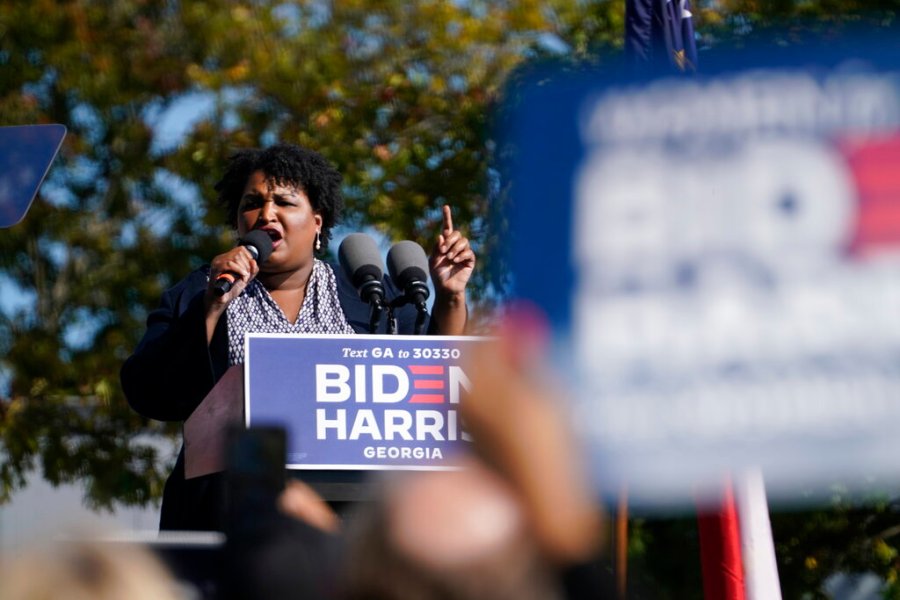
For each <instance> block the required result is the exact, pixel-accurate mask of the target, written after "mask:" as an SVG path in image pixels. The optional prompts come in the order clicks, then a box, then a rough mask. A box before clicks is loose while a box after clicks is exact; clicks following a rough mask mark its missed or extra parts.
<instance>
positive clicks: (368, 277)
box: [338, 233, 384, 288]
mask: <svg viewBox="0 0 900 600" xmlns="http://www.w3.org/2000/svg"><path fill="white" fill-rule="evenodd" d="M338 260H339V261H340V263H341V268H342V269H343V270H344V272H345V273H346V274H347V275H348V276H349V277H350V281H352V282H353V286H354V287H356V288H359V287H360V286H362V285H363V284H364V283H366V282H369V281H377V282H379V283H381V278H382V277H383V276H384V271H383V269H382V267H381V264H382V263H381V252H380V251H379V250H378V244H376V243H375V240H374V239H372V237H371V236H368V235H366V234H365V233H351V234H350V235H348V236H347V237H345V238H344V241H342V242H341V246H340V248H338Z"/></svg>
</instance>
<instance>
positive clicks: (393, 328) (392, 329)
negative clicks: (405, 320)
mask: <svg viewBox="0 0 900 600" xmlns="http://www.w3.org/2000/svg"><path fill="white" fill-rule="evenodd" d="M403 304H405V302H404V303H403ZM395 306H402V304H397V301H396V300H395V301H394V302H391V303H390V304H389V305H388V334H389V335H397V332H398V328H397V317H395V316H394V307H395Z"/></svg>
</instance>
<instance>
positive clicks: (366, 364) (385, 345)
mask: <svg viewBox="0 0 900 600" xmlns="http://www.w3.org/2000/svg"><path fill="white" fill-rule="evenodd" d="M483 341H484V338H478V337H433V336H356V335H350V336H343V335H338V336H336V335H284V334H251V335H248V336H247V340H246V348H245V350H246V354H245V356H246V357H247V358H246V362H245V365H244V369H245V377H244V386H245V387H244V402H245V404H244V417H245V422H246V425H247V426H248V427H250V426H254V425H272V424H277V425H281V426H284V427H285V428H286V429H287V432H288V450H287V467H288V468H289V469H311V470H384V469H398V470H399V469H420V470H435V469H447V468H454V467H456V466H457V462H456V460H457V458H458V455H459V453H460V450H461V449H463V448H465V446H466V445H467V444H468V442H467V441H466V437H467V436H466V435H465V433H464V432H463V430H462V426H461V422H460V419H459V414H458V411H457V409H458V406H459V401H460V396H461V394H463V393H464V392H465V391H466V390H468V389H469V388H470V382H469V379H468V377H467V376H466V373H465V371H464V367H463V362H464V360H465V357H466V353H467V351H468V350H470V349H471V348H472V347H473V345H474V344H478V343H483Z"/></svg>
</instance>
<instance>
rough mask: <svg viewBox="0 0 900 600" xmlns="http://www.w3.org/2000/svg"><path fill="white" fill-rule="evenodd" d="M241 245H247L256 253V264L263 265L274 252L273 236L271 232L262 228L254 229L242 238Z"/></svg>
mask: <svg viewBox="0 0 900 600" xmlns="http://www.w3.org/2000/svg"><path fill="white" fill-rule="evenodd" d="M240 244H241V246H247V249H248V250H250V252H252V253H253V254H255V256H254V258H255V259H256V264H258V265H261V264H263V263H264V262H266V261H267V260H268V259H269V255H270V254H272V238H270V237H269V234H268V233H266V232H265V231H262V230H260V229H254V230H253V231H250V232H248V233H247V235H245V236H244V237H242V238H241V240H240Z"/></svg>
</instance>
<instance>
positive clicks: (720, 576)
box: [697, 482, 746, 600]
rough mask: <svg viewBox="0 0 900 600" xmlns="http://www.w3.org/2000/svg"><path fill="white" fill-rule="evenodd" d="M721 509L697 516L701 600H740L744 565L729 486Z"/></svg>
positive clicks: (705, 509)
mask: <svg viewBox="0 0 900 600" xmlns="http://www.w3.org/2000/svg"><path fill="white" fill-rule="evenodd" d="M724 492H725V493H724V494H723V497H722V503H721V506H719V507H715V506H706V507H703V508H701V509H700V512H698V514H697V527H698V529H699V533H700V562H701V565H702V568H703V598H704V600H744V599H745V597H746V596H745V592H744V564H743V560H742V557H741V533H740V523H739V522H738V515H737V507H736V505H735V502H734V491H733V489H732V486H731V483H730V482H729V483H728V484H727V485H726V487H725V490H724Z"/></svg>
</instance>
